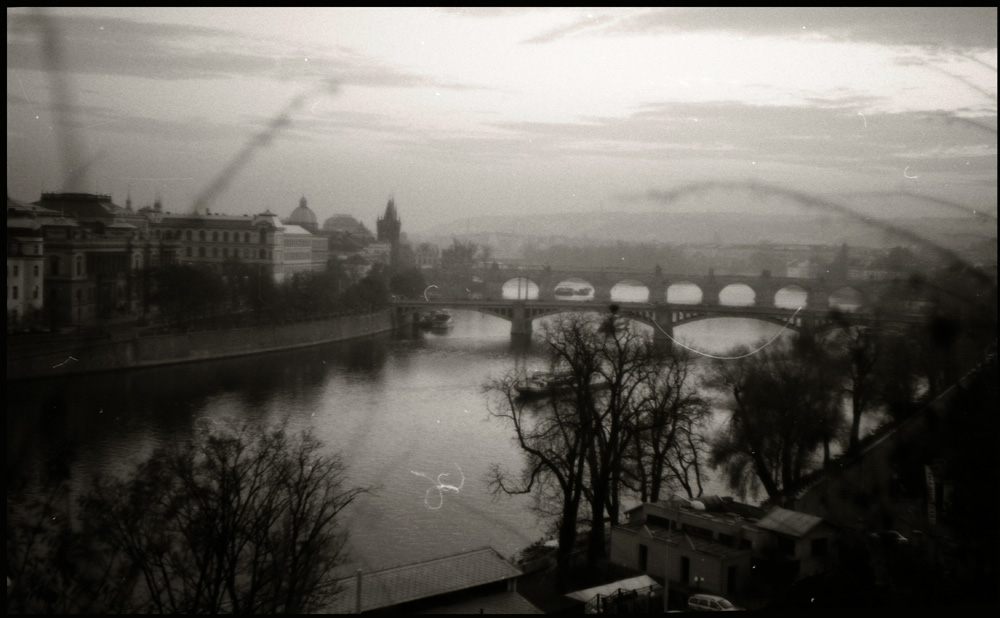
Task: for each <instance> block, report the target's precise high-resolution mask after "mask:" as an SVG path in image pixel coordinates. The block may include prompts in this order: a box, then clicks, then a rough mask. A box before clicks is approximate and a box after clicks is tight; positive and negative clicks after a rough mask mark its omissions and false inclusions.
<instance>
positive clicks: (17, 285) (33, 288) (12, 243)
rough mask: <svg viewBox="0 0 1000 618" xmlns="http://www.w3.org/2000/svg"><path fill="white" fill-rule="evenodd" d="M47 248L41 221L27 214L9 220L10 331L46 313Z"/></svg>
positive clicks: (8, 293)
mask: <svg viewBox="0 0 1000 618" xmlns="http://www.w3.org/2000/svg"><path fill="white" fill-rule="evenodd" d="M8 202H10V199H9V198H8ZM43 249H44V242H43V237H42V226H41V224H40V223H38V222H37V221H34V220H32V219H29V218H23V217H15V218H13V219H11V218H8V219H7V328H8V330H10V329H11V328H20V327H21V326H23V325H24V324H25V321H26V320H27V319H32V318H35V317H37V316H38V314H40V313H41V312H42V307H43V305H44V297H45V277H44V272H43V270H44V268H45V255H44V250H43Z"/></svg>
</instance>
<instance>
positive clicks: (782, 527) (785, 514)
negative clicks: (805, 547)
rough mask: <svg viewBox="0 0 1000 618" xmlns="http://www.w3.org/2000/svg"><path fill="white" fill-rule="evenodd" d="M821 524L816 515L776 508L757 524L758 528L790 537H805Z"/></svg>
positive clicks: (821, 521)
mask: <svg viewBox="0 0 1000 618" xmlns="http://www.w3.org/2000/svg"><path fill="white" fill-rule="evenodd" d="M821 523H823V520H822V519H821V518H819V517H816V516H815V515H809V514H808V513H800V512H798V511H789V510H788V509H783V508H781V507H775V508H773V509H771V512H770V513H768V514H767V515H766V516H764V518H763V519H761V520H760V521H758V522H757V526H758V527H759V528H763V529H765V530H770V531H772V532H779V533H781V534H787V535H790V536H805V535H806V534H808V533H809V531H810V530H812V529H813V528H815V527H816V526H818V525H819V524H821Z"/></svg>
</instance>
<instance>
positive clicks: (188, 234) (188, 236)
mask: <svg viewBox="0 0 1000 618" xmlns="http://www.w3.org/2000/svg"><path fill="white" fill-rule="evenodd" d="M187 239H188V240H191V230H188V231H187Z"/></svg>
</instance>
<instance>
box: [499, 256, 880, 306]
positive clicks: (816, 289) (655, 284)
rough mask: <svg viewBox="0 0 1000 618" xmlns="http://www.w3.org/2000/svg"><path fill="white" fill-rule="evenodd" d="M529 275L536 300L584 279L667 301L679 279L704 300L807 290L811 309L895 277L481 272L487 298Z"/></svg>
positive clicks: (599, 288)
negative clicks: (733, 289)
mask: <svg viewBox="0 0 1000 618" xmlns="http://www.w3.org/2000/svg"><path fill="white" fill-rule="evenodd" d="M519 278H520V279H526V280H527V281H530V282H531V283H534V284H535V285H536V286H537V287H538V300H542V301H548V300H555V299H556V294H555V292H556V289H557V287H558V286H559V285H560V284H561V283H564V282H566V281H569V280H573V281H574V282H576V283H583V284H585V285H587V286H589V287H590V288H592V290H593V299H594V300H595V301H598V302H611V300H612V295H611V291H612V289H613V288H614V287H615V286H616V285H618V284H619V283H632V284H639V285H641V286H644V287H645V288H646V289H647V290H648V291H649V298H648V302H650V303H653V304H658V303H662V302H666V301H667V298H666V293H667V290H668V289H669V288H670V286H672V285H675V284H689V285H694V286H696V287H697V288H698V289H699V290H701V304H703V305H718V304H719V294H720V293H721V292H722V291H723V290H724V289H726V288H727V287H729V286H733V285H745V286H747V287H748V288H750V290H752V291H753V295H754V303H753V304H754V306H757V307H774V306H775V296H776V295H777V293H778V292H779V291H781V290H784V289H797V290H802V291H803V292H805V295H806V306H807V307H808V308H811V309H827V308H829V307H830V296H831V295H832V294H833V293H834V292H837V291H840V290H845V289H847V290H853V291H854V292H855V293H857V294H858V297H859V299H860V304H861V305H870V304H872V303H873V302H874V301H876V300H878V299H879V298H880V297H881V296H882V294H883V293H884V292H885V291H887V290H888V289H890V288H891V287H892V284H893V282H892V281H877V280H872V281H866V280H860V279H845V278H835V277H819V278H802V277H773V276H771V275H770V274H769V273H768V272H767V271H765V272H763V273H761V274H760V275H716V274H715V273H714V272H712V271H709V273H708V274H706V275H692V274H676V273H664V272H662V271H661V270H659V269H655V270H651V271H636V270H628V269H621V268H599V269H595V268H591V269H579V270H568V269H559V270H555V269H550V268H547V267H542V266H536V267H520V268H493V269H489V270H487V271H486V272H485V273H484V274H483V275H482V280H483V285H484V288H485V291H484V293H483V297H484V298H503V287H504V285H505V284H506V283H508V282H510V281H512V280H513V281H516V280H517V279H519Z"/></svg>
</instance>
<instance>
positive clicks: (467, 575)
mask: <svg viewBox="0 0 1000 618" xmlns="http://www.w3.org/2000/svg"><path fill="white" fill-rule="evenodd" d="M520 574H521V570H520V569H518V568H517V567H515V566H514V565H512V564H510V563H509V562H507V560H505V559H504V557H503V556H501V555H500V554H498V553H497V551H496V550H495V549H493V548H492V547H482V548H479V549H475V550H472V551H468V552H465V553H461V554H456V555H453V556H445V557H443V558H437V559H434V560H427V561H425V562H417V563H415V564H408V565H403V566H397V567H392V568H388V569H382V570H380V571H374V572H371V573H362V575H361V610H362V611H371V610H376V609H381V608H385V607H392V606H394V605H400V604H402V603H408V602H410V601H417V600H420V599H426V598H430V597H435V596H438V595H442V594H447V593H449V592H456V591H459V590H465V589H468V588H474V587H476V586H482V585H485V584H492V583H495V582H501V581H505V580H508V579H512V578H514V577H517V576H519V575H520ZM338 583H339V584H340V585H341V586H343V591H342V592H341V593H340V595H338V597H337V599H336V600H335V601H334V603H333V606H332V607H330V610H329V611H330V612H333V613H345V612H348V613H349V612H354V610H355V608H356V602H357V584H358V578H357V577H347V578H344V579H341V580H340V581H339V582H338Z"/></svg>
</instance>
